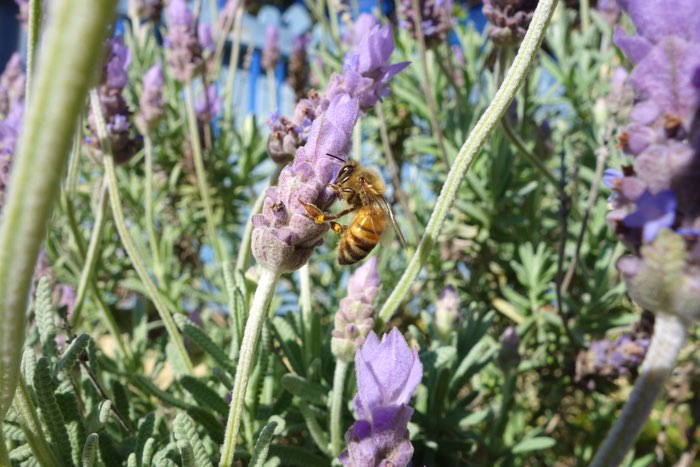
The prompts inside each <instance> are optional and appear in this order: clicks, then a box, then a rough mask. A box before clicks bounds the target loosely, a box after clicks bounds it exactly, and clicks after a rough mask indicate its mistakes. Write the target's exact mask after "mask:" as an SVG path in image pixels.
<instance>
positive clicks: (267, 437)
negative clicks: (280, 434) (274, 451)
mask: <svg viewBox="0 0 700 467" xmlns="http://www.w3.org/2000/svg"><path fill="white" fill-rule="evenodd" d="M276 427H277V422H270V423H268V424H267V425H265V427H264V428H263V429H262V431H260V436H258V440H257V441H256V442H255V448H253V455H252V456H251V458H250V462H249V463H248V465H249V466H250V467H263V465H265V461H266V460H267V455H268V452H269V450H270V443H272V437H273V436H274V434H275V428H276Z"/></svg>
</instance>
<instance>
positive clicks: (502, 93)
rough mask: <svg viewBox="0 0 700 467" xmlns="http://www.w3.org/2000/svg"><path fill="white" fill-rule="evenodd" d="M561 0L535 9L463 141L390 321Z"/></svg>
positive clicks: (389, 308) (387, 312)
mask: <svg viewBox="0 0 700 467" xmlns="http://www.w3.org/2000/svg"><path fill="white" fill-rule="evenodd" d="M556 4H557V0H540V2H539V3H538V5H537V9H536V10H535V14H534V16H533V18H532V22H531V23H530V28H529V29H528V31H527V34H526V35H525V39H524V40H523V42H522V45H521V46H520V50H519V51H518V55H517V56H516V57H515V60H514V61H513V66H512V67H511V69H510V72H509V73H508V75H507V76H506V78H505V80H504V81H503V84H501V86H500V88H499V89H498V92H496V95H495V96H494V98H493V101H492V102H491V104H490V105H489V106H488V108H487V109H486V111H485V112H484V114H483V115H482V116H481V118H480V119H479V121H478V122H477V124H476V126H475V127H474V129H473V130H472V131H471V133H470V134H469V136H468V137H467V140H466V141H465V142H464V145H462V147H461V149H460V150H459V153H458V154H457V158H456V159H455V161H454V163H453V165H452V167H451V168H450V171H449V173H448V174H447V179H446V180H445V184H444V185H443V187H442V190H441V191H440V195H439V196H438V199H437V202H436V203H435V208H434V209H433V213H432V214H431V216H430V220H429V221H428V225H427V227H426V229H425V233H424V234H423V238H421V241H420V243H419V244H418V248H417V249H416V252H415V253H414V254H413V257H412V258H411V261H410V262H409V263H408V266H407V267H406V271H405V272H404V273H403V275H402V276H401V279H399V282H398V284H396V287H394V290H393V291H392V292H391V295H389V298H388V299H387V301H386V302H385V303H384V306H383V307H382V309H381V310H380V311H379V319H380V320H381V321H382V322H387V321H388V320H389V318H390V317H391V315H392V314H393V313H394V311H395V310H396V309H397V308H398V307H399V305H400V304H401V302H402V301H403V299H404V297H405V296H406V294H407V293H408V291H409V288H410V286H411V283H412V282H413V280H414V279H415V278H416V276H417V275H418V272H419V271H420V269H421V268H422V267H423V264H424V263H425V261H426V260H427V259H428V255H429V254H430V251H431V250H432V247H433V245H434V244H435V241H436V239H437V238H438V235H440V231H441V230H442V226H443V225H444V223H445V219H446V217H447V213H448V212H449V210H450V207H451V206H452V203H453V202H454V200H455V197H456V195H457V190H458V189H459V185H460V184H461V182H462V180H463V179H464V175H465V174H466V172H467V170H469V167H470V166H471V164H472V162H473V160H474V157H475V156H476V154H477V153H478V151H479V149H480V148H481V146H482V145H483V144H484V142H485V141H486V138H487V137H488V135H489V134H490V133H491V131H492V130H493V129H494V128H495V127H496V125H497V124H498V122H499V121H500V119H501V117H502V116H503V114H504V113H505V111H506V109H507V108H508V106H509V105H510V103H511V101H512V100H513V98H514V97H515V94H516V93H517V91H518V89H519V88H520V86H521V85H522V83H523V81H524V80H525V76H526V75H527V71H528V68H529V67H530V63H532V62H533V60H534V59H535V56H536V55H537V52H538V51H539V47H540V43H541V42H542V39H543V38H544V34H545V31H546V30H547V25H548V24H549V20H550V18H551V17H552V13H553V12H554V8H555V7H556Z"/></svg>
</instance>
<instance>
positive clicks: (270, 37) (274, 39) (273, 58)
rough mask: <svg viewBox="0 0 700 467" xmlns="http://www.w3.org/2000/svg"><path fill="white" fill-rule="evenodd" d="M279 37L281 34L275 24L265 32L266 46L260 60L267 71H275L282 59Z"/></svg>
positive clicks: (269, 26)
mask: <svg viewBox="0 0 700 467" xmlns="http://www.w3.org/2000/svg"><path fill="white" fill-rule="evenodd" d="M279 36H280V32H279V29H278V28H277V26H275V25H274V24H270V25H268V26H267V29H266V30H265V45H264V47H263V50H262V58H261V60H260V63H261V64H262V67H263V68H264V69H265V70H273V69H274V68H275V65H277V62H278V61H279V59H280V48H279V44H278V42H279Z"/></svg>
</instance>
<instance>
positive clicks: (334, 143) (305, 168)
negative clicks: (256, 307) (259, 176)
mask: <svg viewBox="0 0 700 467" xmlns="http://www.w3.org/2000/svg"><path fill="white" fill-rule="evenodd" d="M358 116H359V108H358V103H357V100H356V99H353V98H352V97H350V96H349V95H347V94H340V95H338V96H335V97H334V98H333V100H332V101H331V102H330V104H329V106H328V110H327V111H326V112H324V113H323V116H321V117H319V118H317V119H316V120H315V121H314V122H313V125H312V127H311V134H310V136H309V139H308V141H307V143H306V144H305V145H304V146H302V147H300V148H299V149H298V150H297V153H296V156H295V157H294V161H293V162H292V163H290V164H289V165H287V166H286V167H285V168H284V169H283V170H282V173H281V174H280V178H279V183H278V186H275V187H270V188H268V190H267V196H266V199H265V202H264V206H263V211H262V214H258V215H256V216H254V217H253V224H254V226H255V229H254V230H253V256H255V259H256V260H257V261H258V263H260V264H261V265H263V266H264V267H266V268H268V269H271V270H275V271H276V270H280V271H283V272H284V271H294V270H296V269H298V268H300V267H301V266H303V265H304V264H305V263H306V261H308V259H309V257H310V256H311V253H313V250H314V249H315V248H316V247H317V246H318V245H320V244H321V243H323V237H324V235H325V234H326V232H327V231H328V229H329V225H328V224H327V223H323V224H317V223H315V222H314V221H313V220H312V219H310V218H309V216H308V213H307V212H306V210H305V209H304V207H303V205H302V204H301V203H300V202H299V200H302V201H304V202H306V203H311V204H314V205H316V206H317V207H318V208H319V209H322V210H326V209H328V207H329V206H330V204H331V203H332V202H333V201H335V197H336V193H335V192H334V191H333V190H331V189H330V188H327V185H328V184H329V183H330V182H331V181H332V180H333V176H334V174H335V173H336V172H337V171H338V170H339V169H340V166H341V162H340V161H338V160H336V159H335V158H333V157H328V156H327V154H329V153H330V154H334V155H337V156H338V157H341V158H344V157H345V155H346V154H347V152H348V151H349V149H350V144H351V134H352V129H353V127H354V126H355V122H356V121H357V118H358Z"/></svg>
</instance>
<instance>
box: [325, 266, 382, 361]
mask: <svg viewBox="0 0 700 467" xmlns="http://www.w3.org/2000/svg"><path fill="white" fill-rule="evenodd" d="M379 285H380V283H379V271H378V270H377V257H376V256H373V257H371V258H370V259H369V260H368V261H367V262H366V263H365V264H363V265H362V266H360V267H359V268H357V270H356V271H355V272H354V273H353V274H352V275H351V276H350V279H348V295H347V296H346V297H345V298H343V299H342V300H341V301H340V308H339V309H338V312H337V313H336V314H335V329H333V333H332V336H333V337H332V339H331V351H332V352H333V355H335V356H336V357H337V358H339V359H341V360H344V361H346V362H351V361H352V359H353V357H354V356H355V352H356V350H357V347H358V346H360V345H362V343H363V342H364V341H365V338H366V337H367V333H369V331H370V330H371V329H372V326H373V325H374V317H373V315H374V306H373V303H374V299H375V298H376V297H377V294H378V293H379Z"/></svg>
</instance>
